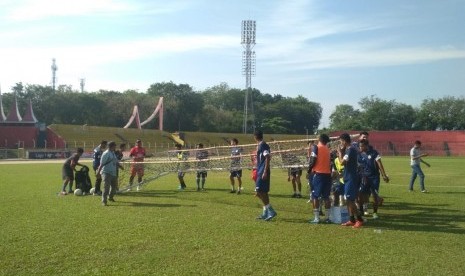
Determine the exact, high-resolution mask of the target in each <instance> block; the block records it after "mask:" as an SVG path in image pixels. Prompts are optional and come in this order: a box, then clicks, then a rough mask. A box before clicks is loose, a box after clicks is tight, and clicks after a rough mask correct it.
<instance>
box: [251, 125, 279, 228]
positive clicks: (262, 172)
mask: <svg viewBox="0 0 465 276" xmlns="http://www.w3.org/2000/svg"><path fill="white" fill-rule="evenodd" d="M254 139H255V141H256V142H257V180H256V181H255V195H256V196H257V197H258V198H259V199H260V200H261V202H262V204H263V213H262V214H261V215H260V216H259V217H258V219H263V220H265V221H269V220H271V219H272V218H274V217H275V216H276V215H277V213H276V211H275V210H274V209H273V207H271V204H270V197H269V196H268V192H269V191H270V176H271V171H270V159H271V156H270V154H271V150H270V146H269V145H268V144H267V143H266V142H265V141H264V140H263V132H262V131H261V130H255V132H254Z"/></svg>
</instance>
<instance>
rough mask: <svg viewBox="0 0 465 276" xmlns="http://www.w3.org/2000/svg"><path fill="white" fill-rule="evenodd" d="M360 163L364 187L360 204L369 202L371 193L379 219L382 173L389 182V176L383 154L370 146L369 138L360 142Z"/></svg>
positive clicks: (375, 212) (375, 217)
mask: <svg viewBox="0 0 465 276" xmlns="http://www.w3.org/2000/svg"><path fill="white" fill-rule="evenodd" d="M359 148H360V155H359V163H360V164H362V166H361V167H362V171H361V176H362V183H361V185H362V187H361V188H360V192H361V193H360V197H361V198H360V200H361V202H360V204H363V203H365V202H368V199H369V197H370V194H371V195H372V196H373V218H374V219H378V218H379V216H378V207H379V202H380V197H379V195H378V191H379V184H380V173H381V175H382V176H383V180H384V181H385V182H386V183H387V182H389V177H388V176H387V174H386V172H385V171H384V167H383V165H382V163H381V162H380V161H381V155H380V154H379V153H378V151H376V150H375V149H374V148H373V147H370V146H369V143H368V140H366V139H363V140H361V141H360V143H359Z"/></svg>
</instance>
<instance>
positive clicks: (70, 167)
mask: <svg viewBox="0 0 465 276" xmlns="http://www.w3.org/2000/svg"><path fill="white" fill-rule="evenodd" d="M83 153H84V149H83V148H78V149H77V151H76V153H74V154H73V155H71V156H70V157H68V159H66V161H65V163H64V164H63V167H62V169H61V174H62V176H63V185H62V187H61V192H60V194H61V195H67V194H68V193H67V192H66V186H67V185H68V184H69V190H68V191H69V193H72V192H73V182H74V170H75V169H76V165H77V166H83V165H82V164H81V163H79V158H81V155H82V154H83Z"/></svg>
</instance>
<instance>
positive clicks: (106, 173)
mask: <svg viewBox="0 0 465 276" xmlns="http://www.w3.org/2000/svg"><path fill="white" fill-rule="evenodd" d="M115 150H116V143H115V142H113V141H111V142H109V143H108V149H107V150H106V151H105V152H103V154H102V160H101V163H100V166H99V167H98V169H97V173H98V174H101V175H102V180H103V193H102V205H103V206H107V202H108V201H112V202H114V201H115V199H114V198H113V197H114V195H115V194H116V186H117V184H118V177H117V172H118V167H119V168H121V169H123V166H121V165H120V164H119V161H118V158H117V157H116V155H115Z"/></svg>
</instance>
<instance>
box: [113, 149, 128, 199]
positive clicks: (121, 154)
mask: <svg viewBox="0 0 465 276" xmlns="http://www.w3.org/2000/svg"><path fill="white" fill-rule="evenodd" d="M125 151H126V143H122V144H120V145H119V150H116V151H115V155H116V158H118V161H121V160H123V157H124V152H125ZM118 176H119V170H116V178H117V179H118V183H117V185H116V191H118V190H119V178H118Z"/></svg>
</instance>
